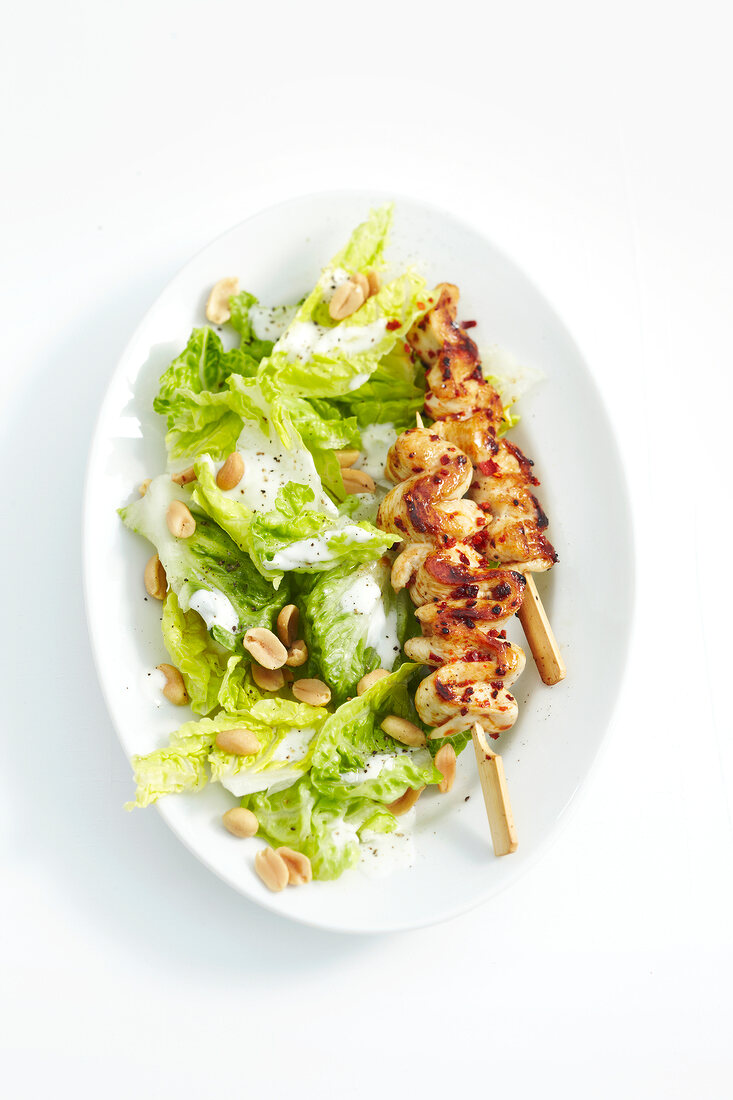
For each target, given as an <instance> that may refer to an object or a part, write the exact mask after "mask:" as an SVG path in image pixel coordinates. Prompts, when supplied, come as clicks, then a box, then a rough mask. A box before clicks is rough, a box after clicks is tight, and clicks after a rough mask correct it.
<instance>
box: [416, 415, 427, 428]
mask: <svg viewBox="0 0 733 1100" xmlns="http://www.w3.org/2000/svg"><path fill="white" fill-rule="evenodd" d="M415 420H416V421H417V426H418V428H423V427H424V426H425V425H424V424H423V422H422V417H421V416H420V413H419V412H416V413H415Z"/></svg>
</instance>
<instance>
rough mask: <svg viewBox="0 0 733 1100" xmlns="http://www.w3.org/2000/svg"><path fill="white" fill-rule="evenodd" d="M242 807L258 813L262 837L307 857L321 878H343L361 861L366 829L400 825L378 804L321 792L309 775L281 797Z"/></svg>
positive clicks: (253, 798)
mask: <svg viewBox="0 0 733 1100" xmlns="http://www.w3.org/2000/svg"><path fill="white" fill-rule="evenodd" d="M242 805H243V806H246V807H248V808H249V809H250V810H252V812H253V813H254V814H255V815H256V817H257V820H258V822H259V825H260V830H259V833H258V835H259V836H261V837H264V838H265V839H266V840H268V841H269V842H270V843H271V844H272V845H273V846H275V847H278V846H279V845H281V844H284V845H287V847H289V848H294V849H295V850H296V851H299V852H303V853H304V854H305V855H307V856H308V858H309V859H310V861H311V866H312V868H313V877H314V878H316V879H334V878H338V877H339V875H340V874H342V873H343V872H344V871H345V870H346V869H347V868H348V867H353V866H354V864H355V863H357V862H358V860H359V833H360V832H361V831H362V830H363V829H370V830H372V831H373V832H391V831H393V830H394V829H395V827H396V825H397V819H396V818H395V817H394V816H393V815H392V814H391V813H390V812H389V811H388V810H386V809H385V807H384V806H382V805H380V804H379V803H378V802H373V801H372V800H371V799H369V798H363V797H358V796H351V795H350V796H349V797H347V798H343V799H341V800H339V801H336V800H334V799H333V798H330V797H329V796H328V795H324V794H323V793H322V792H321V791H319V790H317V789H316V788H315V787H314V786H313V783H312V781H311V778H310V776H308V775H305V776H303V778H302V779H300V780H299V781H298V782H297V783H296V784H295V785H294V786H292V787H289V788H288V789H287V790H284V791H281V792H279V793H274V794H273V793H261V794H254V795H250V796H249V797H248V798H245V799H243V801H242Z"/></svg>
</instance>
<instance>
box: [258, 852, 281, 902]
mask: <svg viewBox="0 0 733 1100" xmlns="http://www.w3.org/2000/svg"><path fill="white" fill-rule="evenodd" d="M255 871H256V872H257V874H258V875H259V876H260V878H261V879H262V881H263V882H264V884H265V886H266V887H267V889H268V890H272V892H273V894H279V893H280V891H281V890H284V889H285V887H286V886H287V884H288V879H289V878H290V872H289V871H288V866H287V864H286V862H285V860H284V859H283V857H282V856H279V855H278V854H277V852H276V851H275V849H274V848H262V849H261V850H260V851H259V852H258V853H257V855H256V856H255Z"/></svg>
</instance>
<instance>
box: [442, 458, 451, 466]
mask: <svg viewBox="0 0 733 1100" xmlns="http://www.w3.org/2000/svg"><path fill="white" fill-rule="evenodd" d="M449 462H450V457H449V456H448V455H441V456H440V463H441V465H442V466H447V465H448V463H449Z"/></svg>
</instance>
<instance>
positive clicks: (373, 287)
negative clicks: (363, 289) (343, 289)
mask: <svg viewBox="0 0 733 1100" xmlns="http://www.w3.org/2000/svg"><path fill="white" fill-rule="evenodd" d="M367 282H368V283H369V297H370V298H371V296H372V294H379V291H380V290H381V289H382V280H381V279H380V277H379V274H378V273H377V272H376V271H367Z"/></svg>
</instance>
